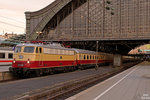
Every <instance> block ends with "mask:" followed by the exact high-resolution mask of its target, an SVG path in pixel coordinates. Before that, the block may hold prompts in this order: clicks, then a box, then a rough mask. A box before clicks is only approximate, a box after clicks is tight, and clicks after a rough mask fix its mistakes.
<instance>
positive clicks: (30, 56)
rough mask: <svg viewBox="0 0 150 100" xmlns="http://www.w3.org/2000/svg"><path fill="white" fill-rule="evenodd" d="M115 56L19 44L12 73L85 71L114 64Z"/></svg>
mask: <svg viewBox="0 0 150 100" xmlns="http://www.w3.org/2000/svg"><path fill="white" fill-rule="evenodd" d="M112 60H113V56H112V55H111V54H106V53H96V52H93V51H88V50H81V49H72V48H65V47H62V46H60V45H42V44H19V45H17V47H16V49H15V53H14V60H13V64H12V67H11V68H10V71H11V72H13V73H14V74H16V75H23V76H24V75H25V76H30V75H31V74H36V75H40V74H48V73H52V72H54V71H72V70H75V69H78V68H80V69H85V68H86V67H87V66H90V65H91V66H94V65H96V64H106V63H112Z"/></svg>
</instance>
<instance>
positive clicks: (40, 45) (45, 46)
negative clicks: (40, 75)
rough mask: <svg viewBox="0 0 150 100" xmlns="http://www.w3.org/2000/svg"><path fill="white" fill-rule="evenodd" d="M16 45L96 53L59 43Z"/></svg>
mask: <svg viewBox="0 0 150 100" xmlns="http://www.w3.org/2000/svg"><path fill="white" fill-rule="evenodd" d="M17 46H36V47H44V48H51V49H61V50H71V51H75V52H76V53H84V54H86V53H87V54H96V52H95V51H89V50H83V49H76V48H65V47H63V46H62V45H61V44H47V45H43V44H33V43H23V44H18V45H17ZM99 53H100V52H99ZM101 54H106V53H102V52H101Z"/></svg>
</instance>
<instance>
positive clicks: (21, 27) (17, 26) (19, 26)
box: [0, 21, 25, 29]
mask: <svg viewBox="0 0 150 100" xmlns="http://www.w3.org/2000/svg"><path fill="white" fill-rule="evenodd" d="M0 23H3V24H7V25H10V26H13V27H18V28H22V29H24V28H25V27H21V26H17V25H14V24H10V23H7V22H3V21H0Z"/></svg>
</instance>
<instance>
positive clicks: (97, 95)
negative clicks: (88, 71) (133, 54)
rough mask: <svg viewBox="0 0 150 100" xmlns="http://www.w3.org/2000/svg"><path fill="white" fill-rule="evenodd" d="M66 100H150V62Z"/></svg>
mask: <svg viewBox="0 0 150 100" xmlns="http://www.w3.org/2000/svg"><path fill="white" fill-rule="evenodd" d="M66 100H150V62H143V63H141V64H138V65H136V66H134V67H132V68H130V69H128V70H126V71H124V72H122V73H120V74H118V75H116V76H114V77H112V78H109V79H107V80H105V81H103V82H101V83H99V84H97V85H95V86H93V87H91V88H89V89H87V90H85V91H83V92H81V93H78V94H77V95H74V96H72V97H70V98H68V99H66Z"/></svg>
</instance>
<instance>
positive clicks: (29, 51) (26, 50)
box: [24, 47, 34, 53]
mask: <svg viewBox="0 0 150 100" xmlns="http://www.w3.org/2000/svg"><path fill="white" fill-rule="evenodd" d="M24 52H26V53H34V47H25V48H24Z"/></svg>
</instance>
